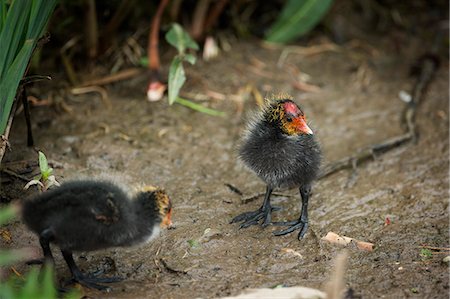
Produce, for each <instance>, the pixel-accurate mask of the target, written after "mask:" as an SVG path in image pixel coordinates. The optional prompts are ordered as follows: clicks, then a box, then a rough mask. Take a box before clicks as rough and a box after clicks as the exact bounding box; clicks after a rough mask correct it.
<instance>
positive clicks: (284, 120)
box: [268, 99, 313, 135]
mask: <svg viewBox="0 0 450 299" xmlns="http://www.w3.org/2000/svg"><path fill="white" fill-rule="evenodd" d="M268 114H269V115H268V118H269V121H270V122H275V123H276V124H277V125H278V126H279V127H280V129H281V130H282V131H283V133H284V134H287V135H301V134H313V131H312V130H311V129H310V128H309V127H308V125H307V123H306V116H305V114H304V113H303V111H302V110H301V109H300V107H298V106H297V104H295V103H294V102H293V101H292V100H290V99H281V100H276V101H275V102H274V103H273V104H272V105H271V106H270V108H269V110H268Z"/></svg>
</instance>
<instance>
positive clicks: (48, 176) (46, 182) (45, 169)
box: [24, 151, 59, 191]
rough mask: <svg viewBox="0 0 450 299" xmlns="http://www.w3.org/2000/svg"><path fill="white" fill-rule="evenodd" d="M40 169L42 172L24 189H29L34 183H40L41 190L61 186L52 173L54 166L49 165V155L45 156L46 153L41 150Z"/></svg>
mask: <svg viewBox="0 0 450 299" xmlns="http://www.w3.org/2000/svg"><path fill="white" fill-rule="evenodd" d="M39 169H40V171H41V173H40V174H39V175H37V176H36V177H35V178H34V179H32V180H31V181H29V182H28V183H27V184H26V185H25V187H24V189H28V188H30V186H33V185H38V187H39V190H40V191H46V190H47V189H49V188H51V187H53V186H59V182H58V181H57V180H56V178H55V176H54V175H53V174H52V173H53V168H51V167H49V166H48V162H47V157H45V155H44V153H43V152H41V151H39Z"/></svg>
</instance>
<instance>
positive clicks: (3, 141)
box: [0, 101, 17, 162]
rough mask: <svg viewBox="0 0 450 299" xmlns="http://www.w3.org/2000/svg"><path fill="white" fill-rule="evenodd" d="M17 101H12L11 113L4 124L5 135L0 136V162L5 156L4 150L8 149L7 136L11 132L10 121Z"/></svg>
mask: <svg viewBox="0 0 450 299" xmlns="http://www.w3.org/2000/svg"><path fill="white" fill-rule="evenodd" d="M16 107H17V101H14V103H13V106H12V108H11V113H10V114H9V119H8V123H7V124H6V129H5V133H4V134H3V135H0V162H1V161H2V159H3V156H4V155H5V151H6V148H7V147H9V142H8V136H9V131H10V130H11V125H12V120H13V117H14V114H15V111H16Z"/></svg>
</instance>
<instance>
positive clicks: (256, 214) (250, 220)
mask: <svg viewBox="0 0 450 299" xmlns="http://www.w3.org/2000/svg"><path fill="white" fill-rule="evenodd" d="M279 209H280V208H279V207H272V206H271V207H269V208H263V207H261V208H259V209H258V210H256V211H252V212H245V213H242V214H240V215H237V216H236V217H234V218H233V220H231V222H230V223H236V222H241V221H244V222H243V223H242V224H241V225H240V226H239V228H247V227H249V226H251V225H258V223H259V221H260V220H261V219H264V221H263V223H262V224H261V225H262V226H263V227H266V226H268V225H269V224H271V221H272V217H271V213H272V211H278V210H279Z"/></svg>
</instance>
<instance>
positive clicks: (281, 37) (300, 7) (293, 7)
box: [266, 0, 333, 43]
mask: <svg viewBox="0 0 450 299" xmlns="http://www.w3.org/2000/svg"><path fill="white" fill-rule="evenodd" d="M332 2H333V0H289V1H287V2H286V4H285V5H284V7H283V10H282V11H281V13H280V15H279V16H278V18H277V20H276V21H275V23H274V24H273V25H272V27H271V28H270V29H269V31H268V32H267V34H266V40H267V41H269V42H273V43H287V42H290V41H292V40H294V39H295V38H298V37H300V36H302V35H304V34H306V33H308V32H309V31H310V30H312V29H313V28H314V27H315V26H316V25H317V23H319V21H320V20H321V19H322V17H323V16H324V15H325V13H326V12H327V11H328V9H329V8H330V6H331V3H332Z"/></svg>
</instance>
